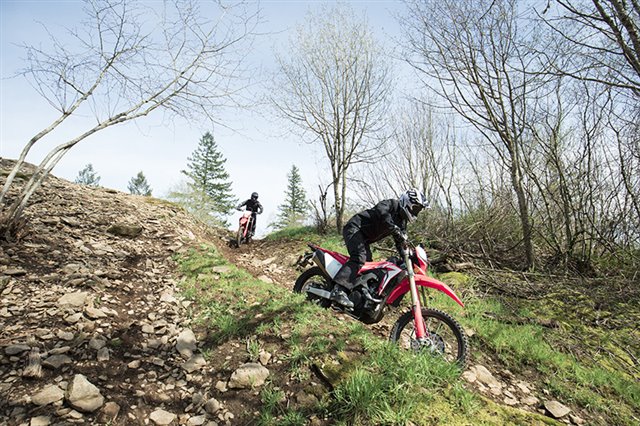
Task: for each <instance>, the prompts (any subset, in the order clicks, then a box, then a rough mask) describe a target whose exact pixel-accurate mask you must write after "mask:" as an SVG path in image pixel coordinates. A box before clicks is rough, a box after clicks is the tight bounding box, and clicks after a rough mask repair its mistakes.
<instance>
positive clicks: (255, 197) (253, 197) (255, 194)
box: [251, 192, 258, 200]
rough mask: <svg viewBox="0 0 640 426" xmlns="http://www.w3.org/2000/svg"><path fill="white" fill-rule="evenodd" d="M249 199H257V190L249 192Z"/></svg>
mask: <svg viewBox="0 0 640 426" xmlns="http://www.w3.org/2000/svg"><path fill="white" fill-rule="evenodd" d="M251 199H252V200H257V199H258V193H257V192H252V193H251Z"/></svg>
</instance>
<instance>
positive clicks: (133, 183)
mask: <svg viewBox="0 0 640 426" xmlns="http://www.w3.org/2000/svg"><path fill="white" fill-rule="evenodd" d="M127 189H128V190H129V193H131V194H133V195H144V196H145V197H150V196H151V187H150V186H149V182H147V178H146V177H145V175H144V173H142V171H140V172H138V174H137V175H136V176H134V177H132V178H131V180H129V183H128V184H127Z"/></svg>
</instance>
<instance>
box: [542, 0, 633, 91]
mask: <svg viewBox="0 0 640 426" xmlns="http://www.w3.org/2000/svg"><path fill="white" fill-rule="evenodd" d="M556 2H557V4H558V5H559V6H560V7H559V11H558V13H557V14H553V15H552V16H551V17H547V18H545V21H546V22H547V23H548V24H549V25H550V26H551V28H553V29H554V30H555V31H556V32H557V33H558V34H559V35H560V36H561V37H562V39H564V40H565V41H567V42H568V44H565V49H568V50H565V53H566V54H567V55H566V56H565V57H566V58H567V60H566V61H563V62H562V63H561V64H556V69H555V70H556V72H557V73H559V74H561V75H568V76H571V77H573V78H576V79H580V80H588V81H594V82H597V83H600V84H603V85H605V86H610V87H615V88H617V89H621V90H624V91H629V92H630V93H631V94H632V96H635V97H636V98H637V97H640V4H639V3H638V2H637V1H635V0H631V1H625V0H556ZM544 15H546V13H545V14H544Z"/></svg>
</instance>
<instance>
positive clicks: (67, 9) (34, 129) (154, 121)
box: [0, 0, 404, 234]
mask: <svg viewBox="0 0 640 426" xmlns="http://www.w3.org/2000/svg"><path fill="white" fill-rule="evenodd" d="M320 3H321V2H319V1H315V2H311V1H263V2H261V9H262V14H263V17H264V21H265V22H264V24H263V25H262V26H261V28H259V30H260V31H261V33H263V34H265V35H264V36H260V38H259V39H258V40H257V42H256V45H255V47H256V49H255V50H254V52H253V53H252V56H251V58H250V59H251V61H252V62H253V63H254V65H256V66H258V67H261V68H262V69H264V70H267V71H268V70H270V69H272V68H273V61H272V58H273V54H272V46H274V45H275V46H278V45H281V44H282V43H284V41H286V40H287V39H288V37H289V35H290V33H291V31H292V30H294V29H295V27H296V25H298V24H300V23H301V22H302V20H303V18H304V16H305V14H306V13H307V11H308V10H309V9H315V8H317V7H318V6H319V5H320ZM331 3H333V2H331ZM349 3H350V4H352V5H353V7H354V9H355V10H356V11H357V12H358V13H361V12H363V11H364V12H365V13H366V14H367V17H368V19H369V23H370V25H371V27H372V28H373V29H374V30H375V31H376V33H377V35H378V37H379V38H380V40H386V42H387V43H390V42H392V38H394V37H397V36H398V24H397V22H396V19H395V18H394V16H395V14H397V13H398V12H399V11H401V10H402V9H403V8H404V6H403V4H402V3H400V2H397V1H366V2H364V1H362V2H349ZM82 16H83V15H82V2H81V1H78V0H66V1H59V0H37V1H30V0H0V19H1V24H0V25H1V28H0V49H1V50H0V56H1V59H0V61H1V63H0V68H1V71H2V80H0V85H1V87H0V98H1V99H0V156H2V157H5V158H17V156H18V155H19V153H20V151H21V149H22V147H23V146H24V145H25V143H26V142H27V141H28V140H29V139H30V138H31V137H33V136H34V135H35V134H36V133H38V132H39V131H40V130H42V129H43V128H44V127H46V126H47V125H49V124H50V123H51V121H53V119H55V118H57V116H58V115H57V111H55V110H54V109H53V108H52V107H51V106H50V105H49V104H48V103H47V102H46V101H45V100H44V99H43V98H41V97H40V95H38V94H37V93H36V92H35V90H34V89H33V88H32V87H31V86H30V85H29V84H28V82H27V81H26V80H25V79H24V78H23V77H17V78H14V77H13V76H14V75H15V74H16V72H17V71H18V70H19V69H21V68H23V67H25V66H26V65H27V64H26V62H25V60H24V58H25V51H24V49H23V48H21V47H20V45H21V44H35V45H38V44H39V43H40V42H44V41H46V40H47V38H48V36H47V34H46V32H45V31H44V29H43V25H45V26H46V27H47V28H48V29H49V31H50V32H52V33H56V34H57V33H59V32H60V31H61V30H63V28H64V27H70V26H73V25H76V24H77V23H78V21H79V20H80V19H82ZM265 75H266V73H265ZM88 119H91V118H90V117H88ZM223 119H224V121H225V123H228V124H229V125H230V126H231V127H232V128H233V130H231V129H228V128H224V127H222V126H216V127H214V128H212V125H211V124H210V123H198V122H192V123H186V122H184V121H175V122H173V123H167V122H163V121H162V120H161V117H160V116H151V117H145V118H143V119H140V120H137V121H136V122H134V123H128V124H124V125H119V126H114V127H112V128H109V129H106V130H103V131H100V132H99V133H97V134H95V135H93V136H91V137H89V138H88V139H86V140H84V141H82V142H80V143H79V144H78V145H77V146H76V147H74V148H73V149H72V150H71V151H70V152H69V153H68V154H66V156H65V157H64V158H63V159H62V160H61V161H60V163H58V165H57V166H56V168H55V169H54V170H53V174H54V175H56V176H58V177H61V178H64V179H68V180H71V181H73V180H74V179H75V178H76V176H77V175H78V172H79V171H80V170H81V169H82V168H84V166H85V165H87V164H89V163H91V164H92V165H93V167H94V170H95V171H96V172H97V174H98V175H99V176H100V178H101V180H100V184H101V185H102V186H104V187H108V188H113V189H117V190H120V191H124V192H127V183H128V182H129V180H130V179H131V178H132V177H133V176H135V175H136V174H137V173H138V172H139V171H142V172H143V173H144V174H145V176H146V177H147V180H148V182H149V184H150V186H151V187H152V189H153V195H154V196H157V197H163V196H165V195H166V194H167V193H168V192H169V190H170V189H171V188H172V187H175V186H176V185H177V184H178V183H179V182H180V181H181V180H183V176H182V175H181V173H180V170H182V169H184V168H186V164H187V157H188V156H189V155H190V154H191V153H192V152H193V151H194V149H195V148H196V146H197V144H198V141H199V139H200V137H201V136H202V135H203V134H204V132H206V131H210V132H212V133H213V134H214V136H215V139H216V142H217V144H218V147H219V148H220V150H221V152H222V153H223V155H224V156H225V158H226V159H227V163H226V169H227V171H228V172H229V174H230V177H231V180H232V182H233V190H234V193H235V195H236V197H238V198H239V199H241V200H243V199H246V198H248V196H249V195H250V193H251V192H253V191H257V192H258V193H260V201H261V202H262V203H263V205H264V207H265V214H263V215H262V216H261V217H260V218H259V221H258V233H259V234H263V233H265V231H267V229H266V225H267V224H268V223H269V222H272V221H273V220H275V215H276V213H277V207H278V205H279V204H281V203H282V202H283V200H284V191H285V189H286V184H287V179H286V176H287V173H288V172H289V170H290V169H291V166H292V164H295V165H296V166H298V168H299V169H300V170H301V174H302V179H303V183H304V185H305V187H306V189H307V194H308V196H310V197H316V196H317V185H318V183H319V181H320V180H322V181H323V182H324V183H326V182H328V176H329V174H328V169H327V167H326V164H325V163H326V161H327V160H326V159H324V156H323V154H322V152H321V151H320V150H319V148H317V147H313V146H310V145H308V144H304V143H301V141H299V140H298V137H297V136H296V135H294V134H291V133H290V132H288V131H287V129H288V126H287V124H286V123H284V122H281V121H278V120H274V119H273V118H272V117H269V118H265V117H263V116H262V115H261V114H258V113H256V112H252V111H235V112H233V113H229V114H226V115H225V116H224V117H223ZM67 131H69V132H72V131H73V129H67ZM69 134H71V133H68V134H65V132H61V133H59V134H55V136H54V137H52V138H47V143H48V144H47V143H45V139H43V141H42V145H40V146H39V147H38V148H37V149H36V148H34V150H33V152H32V153H31V154H30V155H29V157H28V158H27V161H29V162H30V163H35V164H37V163H38V162H40V160H42V158H43V157H44V155H45V154H46V153H47V152H49V151H50V150H51V149H52V148H53V147H54V146H57V145H58V144H60V143H62V142H64V141H66V140H65V139H64V138H65V137H66V136H68V135H69ZM230 221H231V222H232V224H234V223H235V222H236V218H235V217H232V218H230Z"/></svg>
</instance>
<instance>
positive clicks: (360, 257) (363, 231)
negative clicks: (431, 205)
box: [331, 189, 427, 308]
mask: <svg viewBox="0 0 640 426" xmlns="http://www.w3.org/2000/svg"><path fill="white" fill-rule="evenodd" d="M426 206H427V199H426V197H425V196H424V194H423V193H422V192H420V191H418V190H417V189H410V190H408V191H406V192H405V193H403V194H402V195H401V196H400V198H399V199H397V200H396V199H389V200H383V201H380V202H379V203H378V204H376V205H375V206H373V207H372V208H370V209H368V210H364V211H362V212H360V213H357V214H356V215H354V216H353V217H352V218H351V219H349V221H348V222H347V223H346V225H345V226H344V228H342V236H343V238H344V243H345V245H346V246H347V250H348V251H349V260H348V261H347V262H346V263H345V264H344V265H343V266H342V268H340V270H339V271H338V273H337V274H336V276H335V277H334V279H333V283H334V287H333V291H332V292H331V300H333V301H334V302H336V303H339V304H340V305H343V306H345V307H347V308H353V302H352V301H351V300H349V297H348V296H347V293H346V292H347V291H349V290H351V289H352V288H353V283H354V282H355V279H356V276H357V275H358V271H360V268H362V265H364V263H365V262H368V261H371V260H372V258H371V248H370V247H369V245H370V244H372V243H375V242H376V241H380V240H381V239H383V238H385V237H387V236H389V235H392V236H393V239H394V241H395V244H396V248H397V249H398V252H401V250H402V245H403V244H404V242H405V241H406V239H407V234H406V232H407V223H408V222H411V221H413V220H414V219H415V218H416V217H417V216H418V213H420V212H421V211H422V209H424V208H425V207H426Z"/></svg>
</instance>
